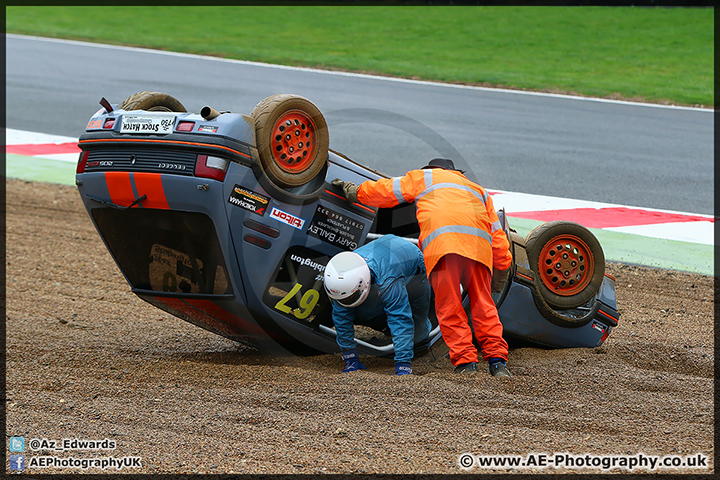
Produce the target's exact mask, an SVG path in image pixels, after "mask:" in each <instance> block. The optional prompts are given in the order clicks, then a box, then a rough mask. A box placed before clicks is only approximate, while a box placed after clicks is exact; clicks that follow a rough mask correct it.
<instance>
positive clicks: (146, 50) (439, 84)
mask: <svg viewBox="0 0 720 480" xmlns="http://www.w3.org/2000/svg"><path fill="white" fill-rule="evenodd" d="M6 37H11V38H24V39H31V40H38V41H46V42H55V43H66V44H71V45H82V46H88V47H96V48H108V49H114V50H126V51H131V52H142V53H151V54H157V55H166V56H174V57H190V58H197V59H202V60H210V61H218V62H225V63H235V64H240V65H251V66H257V67H266V68H275V69H279V70H295V71H299V72H310V73H319V74H324V75H338V76H345V77H356V78H365V79H371V80H381V81H382V80H385V81H389V82H399V83H410V84H416V85H428V86H437V87H448V88H461V89H469V90H480V91H484V92H492V93H511V94H516V95H531V96H539V97H550V98H562V99H567V100H582V101H586V102H598V103H612V104H616V105H629V106H639V107H651V108H667V109H674V110H691V111H697V112H710V113H714V112H715V109H714V108H699V107H686V106H682V105H662V104H657V103H643V102H629V101H626V100H612V99H609V98H596V97H581V96H575V95H564V94H559V93H545V92H533V91H528V90H512V89H507V88H490V87H479V86H474V85H458V84H454V83H442V82H432V81H428V80H412V79H409V78H399V77H385V76H380V75H369V74H367V73H352V72H339V71H334V70H323V69H315V68H308V67H291V66H288V65H276V64H272V63H263V62H252V61H249V60H235V59H229V58H220V57H211V56H208V55H197V54H193V53H180V52H168V51H165V50H154V49H151V48H140V47H127V46H123V45H109V44H101V43H92V42H84V41H80V40H66V39H61V38H49V37H37V36H32V35H18V34H12V33H8V34H6Z"/></svg>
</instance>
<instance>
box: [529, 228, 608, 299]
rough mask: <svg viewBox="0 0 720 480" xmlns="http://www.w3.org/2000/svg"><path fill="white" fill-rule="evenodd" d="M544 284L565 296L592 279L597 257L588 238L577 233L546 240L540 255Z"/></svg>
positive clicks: (539, 268) (576, 292)
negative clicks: (587, 242) (583, 238)
mask: <svg viewBox="0 0 720 480" xmlns="http://www.w3.org/2000/svg"><path fill="white" fill-rule="evenodd" d="M538 270H539V271H540V278H541V279H542V281H543V284H545V286H546V287H547V288H548V289H549V290H551V291H553V293H556V294H557V295H561V296H563V297H570V296H572V295H577V294H578V293H580V292H582V291H583V289H584V288H585V287H587V285H588V284H589V283H590V280H592V277H593V273H594V271H595V261H594V258H593V254H592V251H591V250H590V248H589V247H588V246H587V244H586V243H585V242H583V241H582V240H581V239H579V238H578V237H576V236H574V235H558V236H557V237H555V238H553V239H552V241H550V242H548V243H546V244H545V246H544V247H543V249H542V251H541V252H540V258H539V259H538Z"/></svg>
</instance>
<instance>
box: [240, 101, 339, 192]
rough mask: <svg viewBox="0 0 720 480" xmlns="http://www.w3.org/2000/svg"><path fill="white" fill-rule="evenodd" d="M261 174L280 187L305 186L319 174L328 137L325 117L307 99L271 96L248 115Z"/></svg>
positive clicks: (325, 156) (323, 161) (326, 154)
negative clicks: (250, 120) (252, 128)
mask: <svg viewBox="0 0 720 480" xmlns="http://www.w3.org/2000/svg"><path fill="white" fill-rule="evenodd" d="M250 116H251V117H252V119H253V121H254V122H255V137H256V143H257V149H258V154H259V156H260V162H261V165H262V167H263V171H264V172H265V174H266V175H267V176H268V178H269V179H270V180H271V181H272V182H273V183H275V184H277V185H278V186H280V187H284V188H288V187H290V188H291V187H297V186H300V185H305V184H307V183H308V182H310V181H311V180H313V179H314V178H315V177H316V176H317V175H318V174H320V172H322V171H323V168H324V167H325V164H326V163H327V158H328V149H329V137H328V128H327V123H326V122H325V117H324V116H323V115H322V113H321V112H320V110H319V109H318V108H317V107H316V106H315V105H314V104H313V103H312V102H311V101H310V100H308V99H307V98H304V97H301V96H299V95H290V94H280V95H272V96H270V97H268V98H266V99H265V100H263V101H261V102H260V103H258V104H257V105H256V106H255V108H254V109H253V111H252V114H251V115H250Z"/></svg>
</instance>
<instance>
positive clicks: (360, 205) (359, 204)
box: [325, 189, 375, 213]
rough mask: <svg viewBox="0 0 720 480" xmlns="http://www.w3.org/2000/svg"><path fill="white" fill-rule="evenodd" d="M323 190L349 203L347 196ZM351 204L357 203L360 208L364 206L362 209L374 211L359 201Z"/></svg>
mask: <svg viewBox="0 0 720 480" xmlns="http://www.w3.org/2000/svg"><path fill="white" fill-rule="evenodd" d="M325 192H326V193H329V194H330V195H332V196H333V197H337V198H339V199H342V200H345V201H346V202H348V203H349V201H348V199H347V198H345V197H341V196H340V195H338V194H337V193H333V192H331V191H330V190H328V189H325ZM352 205H357V206H358V207H360V208H364V209H365V210H367V211H368V212H372V213H375V210H373V209H372V208H368V207H366V206H365V205H363V204H361V203H353V204H352Z"/></svg>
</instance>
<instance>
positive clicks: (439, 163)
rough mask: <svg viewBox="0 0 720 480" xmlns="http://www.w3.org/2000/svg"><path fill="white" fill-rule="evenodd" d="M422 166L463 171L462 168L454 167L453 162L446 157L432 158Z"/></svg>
mask: <svg viewBox="0 0 720 480" xmlns="http://www.w3.org/2000/svg"><path fill="white" fill-rule="evenodd" d="M422 168H442V169H443V170H455V171H458V172H460V173H465V171H464V170H458V169H457V168H455V164H454V163H453V161H452V160H450V159H448V158H433V159H432V160H430V163H428V164H427V165H425V166H424V167H422Z"/></svg>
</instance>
